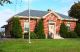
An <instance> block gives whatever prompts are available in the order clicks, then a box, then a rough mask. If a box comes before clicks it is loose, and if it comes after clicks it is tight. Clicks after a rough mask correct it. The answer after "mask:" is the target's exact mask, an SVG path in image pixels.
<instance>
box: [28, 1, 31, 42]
mask: <svg viewBox="0 0 80 52" xmlns="http://www.w3.org/2000/svg"><path fill="white" fill-rule="evenodd" d="M28 12H29V13H28V17H29V43H31V40H30V2H29V0H28Z"/></svg>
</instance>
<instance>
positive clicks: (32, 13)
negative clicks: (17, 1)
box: [15, 10, 48, 17]
mask: <svg viewBox="0 0 80 52" xmlns="http://www.w3.org/2000/svg"><path fill="white" fill-rule="evenodd" d="M28 12H29V11H28V10H25V11H23V12H21V13H19V14H17V15H15V16H28V15H29V13H28ZM46 14H48V11H39V10H30V16H36V17H42V16H44V15H46Z"/></svg>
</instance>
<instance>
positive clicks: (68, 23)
mask: <svg viewBox="0 0 80 52" xmlns="http://www.w3.org/2000/svg"><path fill="white" fill-rule="evenodd" d="M66 26H67V27H68V30H70V22H67V25H66Z"/></svg>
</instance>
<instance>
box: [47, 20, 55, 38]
mask: <svg viewBox="0 0 80 52" xmlns="http://www.w3.org/2000/svg"><path fill="white" fill-rule="evenodd" d="M51 23H53V24H54V28H55V29H54V34H53V36H52V38H53V39H54V35H56V22H54V21H53V22H51ZM49 24H50V22H49V21H48V29H49Z"/></svg>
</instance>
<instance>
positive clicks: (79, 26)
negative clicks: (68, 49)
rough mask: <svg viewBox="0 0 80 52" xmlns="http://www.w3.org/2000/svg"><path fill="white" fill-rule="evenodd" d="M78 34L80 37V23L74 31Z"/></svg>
mask: <svg viewBox="0 0 80 52" xmlns="http://www.w3.org/2000/svg"><path fill="white" fill-rule="evenodd" d="M74 31H75V32H76V33H77V35H78V36H79V37H80V23H79V22H77V24H76V27H75V30H74Z"/></svg>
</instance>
